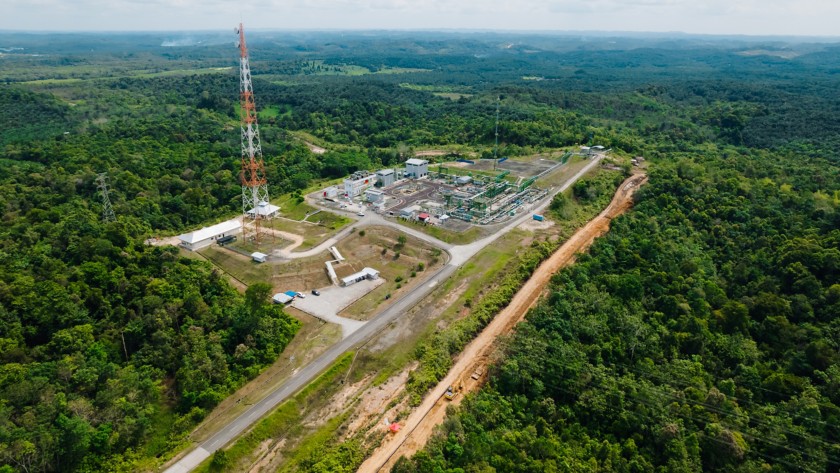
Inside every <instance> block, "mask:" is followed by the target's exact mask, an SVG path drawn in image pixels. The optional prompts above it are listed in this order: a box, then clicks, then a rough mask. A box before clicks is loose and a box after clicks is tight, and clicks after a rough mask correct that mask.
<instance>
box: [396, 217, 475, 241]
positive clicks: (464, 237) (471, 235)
mask: <svg viewBox="0 0 840 473" xmlns="http://www.w3.org/2000/svg"><path fill="white" fill-rule="evenodd" d="M397 223H399V224H400V225H405V226H406V227H412V228H414V229H417V230H420V231H421V232H423V233H425V234H427V235H431V236H433V237H435V238H437V239H438V240H440V241H445V242H446V243H452V244H453V245H463V244H465V243H472V242H474V241H476V240H478V239H479V238H483V237H485V236H487V234H488V232H489V230H487V229H484V228H482V227H479V226H476V225H472V226H471V227H470V228H469V229H468V230H464V231H463V232H455V231H452V230H447V229H446V228H443V227H438V226H434V225H424V224H422V223H420V222H416V221H411V220H397Z"/></svg>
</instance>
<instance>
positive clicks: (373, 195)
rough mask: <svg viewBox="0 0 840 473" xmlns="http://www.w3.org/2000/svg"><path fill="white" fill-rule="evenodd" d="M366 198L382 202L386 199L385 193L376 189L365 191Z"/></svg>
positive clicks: (374, 201)
mask: <svg viewBox="0 0 840 473" xmlns="http://www.w3.org/2000/svg"><path fill="white" fill-rule="evenodd" d="M365 200H367V201H368V202H373V203H377V202H382V201H384V200H385V193H384V192H382V191H380V190H376V189H368V190H366V191H365Z"/></svg>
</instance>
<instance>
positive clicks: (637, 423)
mask: <svg viewBox="0 0 840 473" xmlns="http://www.w3.org/2000/svg"><path fill="white" fill-rule="evenodd" d="M233 39H234V38H232V37H227V36H222V35H220V34H218V33H212V34H207V35H202V34H196V35H192V36H185V35H178V34H164V33H160V34H157V33H155V34H152V33H149V34H125V35H123V34H78V35H49V34H43V35H25V34H8V33H0V217H2V221H3V224H2V225H0V363H2V365H1V366H0V471H120V470H132V469H142V468H148V469H153V468H154V467H155V465H157V463H158V462H159V461H160V458H166V457H167V455H171V454H172V452H173V451H174V450H176V449H177V447H178V446H179V445H181V444H182V442H184V439H185V438H186V435H187V432H189V430H190V429H191V427H192V426H194V425H195V424H196V422H198V421H200V420H201V419H202V418H203V416H204V415H205V414H206V413H207V412H208V410H209V409H210V408H212V407H213V406H214V405H215V404H216V403H217V402H218V400H219V399H221V398H222V397H223V396H225V395H226V394H227V393H229V392H231V391H232V390H233V389H234V388H235V387H236V386H239V385H241V384H242V383H243V382H245V381H246V380H247V379H249V378H251V377H253V376H255V375H256V373H258V372H259V370H260V369H261V368H262V367H264V366H265V365H266V364H268V363H271V362H272V361H273V360H275V359H276V358H277V356H278V354H279V353H280V352H281V351H282V350H283V348H284V347H285V346H286V344H287V343H288V341H289V340H290V339H291V337H292V336H293V335H294V333H295V331H296V330H297V327H298V324H297V322H295V321H294V320H293V319H291V318H290V317H288V316H287V315H286V314H284V313H283V312H282V311H281V310H279V309H277V308H274V307H272V306H270V305H267V304H265V302H266V301H267V299H268V298H267V295H268V294H267V291H268V289H267V288H266V287H261V286H255V287H252V288H251V289H250V291H249V292H248V293H246V294H245V295H240V294H238V293H237V292H236V291H234V290H233V289H232V288H231V287H230V286H229V285H228V284H227V282H226V281H225V280H224V279H223V278H222V277H221V276H220V275H219V274H218V273H217V272H216V271H214V270H213V268H212V267H211V266H209V265H208V264H206V263H204V262H201V261H197V260H192V259H184V258H182V257H180V256H179V255H178V253H177V252H176V251H174V250H172V249H168V250H166V249H155V248H149V247H146V246H145V245H144V244H143V241H144V240H145V239H146V238H147V237H149V236H152V235H157V234H161V233H168V234H174V233H176V232H180V231H184V230H186V229H191V228H195V227H199V226H201V225H206V224H208V223H213V222H217V221H219V220H221V219H224V218H228V217H230V216H232V215H235V214H236V213H237V212H238V211H239V210H240V205H241V194H240V187H239V183H238V180H237V174H238V165H239V164H238V163H239V152H240V148H239V146H240V145H239V139H240V134H239V131H238V122H237V110H236V106H237V101H238V96H237V94H238V85H237V75H236V72H237V71H236V67H235V66H236V58H237V56H236V52H235V50H234V49H233V48H232V46H231V45H232V42H233ZM249 45H250V46H251V56H252V62H251V67H252V70H253V72H254V88H255V91H256V96H257V106H258V109H259V119H260V124H261V128H260V131H261V134H262V139H263V146H264V147H263V150H264V152H265V156H266V172H267V175H268V180H269V183H270V186H271V187H270V188H271V192H272V195H280V194H282V193H285V192H290V191H293V190H301V189H305V188H307V187H308V186H310V185H312V184H313V183H314V182H316V181H318V180H319V179H325V178H336V177H341V176H343V175H345V174H346V173H348V172H352V171H355V170H358V169H373V168H377V167H380V166H383V165H395V164H397V163H399V162H401V161H402V159H403V157H404V155H405V154H407V153H410V152H411V151H412V150H417V149H423V148H425V149H429V148H440V147H444V146H445V147H447V148H448V149H455V150H459V151H464V152H475V153H478V154H479V155H484V156H489V155H491V154H492V150H493V141H494V133H493V131H494V115H495V108H496V103H497V99H499V98H501V120H500V123H499V134H500V137H501V143H500V149H499V152H500V154H501V155H503V156H520V155H528V154H534V153H538V152H542V151H545V150H548V149H556V148H561V147H567V148H576V147H577V146H579V145H582V144H586V143H589V144H595V143H598V144H602V145H604V146H607V147H611V148H612V149H613V150H614V152H615V153H617V154H619V155H621V156H625V157H626V156H628V155H630V156H632V155H643V156H645V157H646V158H647V159H648V162H649V163H650V164H651V166H652V168H653V171H652V180H651V184H650V189H649V190H647V191H646V192H645V193H644V194H643V195H642V196H641V198H640V199H641V200H640V203H639V206H638V209H637V211H635V213H634V214H633V215H631V216H629V217H627V218H626V219H623V220H620V221H619V222H617V227H616V230H615V232H614V234H613V235H611V236H610V237H609V238H608V240H605V242H602V243H601V244H599V246H596V248H595V249H594V250H593V251H594V253H593V254H594V256H593V257H591V258H588V259H587V258H584V260H583V264H581V265H579V267H576V268H575V269H572V270H570V271H568V272H566V273H564V274H563V275H561V276H559V277H558V281H557V286H556V295H555V296H554V297H552V298H551V299H550V301H549V302H547V303H546V304H544V305H543V306H542V307H541V308H540V309H539V310H537V311H535V313H534V315H533V316H532V318H531V325H528V326H526V328H524V329H523V330H522V331H520V334H519V335H517V337H516V338H515V340H514V342H513V344H512V345H511V347H510V349H509V353H508V358H507V360H508V361H506V362H505V364H503V365H502V366H501V367H500V368H499V369H498V370H497V371H496V375H495V376H496V377H495V380H494V381H493V383H492V384H491V387H490V389H489V390H487V391H485V392H483V393H481V394H480V395H478V396H477V397H476V398H475V399H474V400H473V401H471V402H470V403H468V404H467V405H468V409H467V410H466V411H464V412H463V413H462V414H460V415H461V417H460V419H461V420H459V421H457V422H455V421H453V424H452V425H454V426H455V427H453V429H454V430H452V431H451V432H452V435H451V436H449V433H447V437H446V441H442V442H439V443H438V444H435V445H437V446H433V449H432V452H433V453H432V454H430V455H427V458H432V459H433V460H430V461H433V463H429V464H428V465H433V466H431V467H430V468H433V467H434V465H439V466H441V467H445V468H450V467H451V468H459V467H461V466H463V467H464V468H472V467H477V466H478V467H481V466H483V464H480V463H481V461H482V460H481V458H483V459H484V461H487V462H490V461H491V460H492V461H493V462H495V461H496V460H497V458H496V457H493V456H492V455H491V453H488V452H501V453H498V459H499V461H502V460H504V461H509V460H511V459H513V460H516V461H517V463H516V465H536V466H534V468H535V469H538V470H539V469H542V468H544V469H545V470H550V468H551V465H550V462H549V460H551V459H553V460H554V461H555V463H556V464H558V465H560V464H561V463H562V461H566V460H567V461H568V462H573V461H580V462H581V463H580V464H581V465H583V462H586V464H587V465H588V464H589V462H592V461H594V462H596V463H598V464H599V465H600V466H601V467H602V468H605V469H610V468H611V466H612V465H618V464H619V463H620V462H622V461H625V460H626V461H628V462H629V461H631V460H633V461H635V462H636V464H638V465H641V466H642V468H643V469H644V468H647V466H648V465H659V466H662V467H667V466H668V465H669V464H672V463H669V462H670V461H672V460H673V461H674V462H677V463H673V465H675V468H676V466H677V464H678V463H679V462H683V463H682V464H683V465H687V467H688V468H699V467H700V466H703V467H706V466H708V467H710V468H711V467H714V466H719V467H720V468H721V469H726V468H729V467H731V466H732V465H735V466H739V465H740V466H741V467H742V468H745V469H749V468H753V467H755V468H757V465H758V466H761V464H760V463H758V462H760V461H762V460H761V459H764V461H767V462H769V463H768V464H772V465H774V466H776V467H778V468H785V465H786V464H787V463H790V464H794V465H796V464H799V463H797V462H798V461H799V460H798V459H797V458H795V455H797V454H799V455H805V454H803V453H801V452H807V453H808V455H810V456H808V458H806V459H804V460H802V462H804V463H802V464H804V465H807V466H809V468H812V469H820V468H821V467H823V466H826V467H829V466H830V465H833V463H830V459H831V458H836V453H831V452H832V451H835V450H836V449H835V450H832V449H833V448H835V447H830V446H829V447H827V446H826V445H828V444H836V443H837V433H836V431H835V430H833V429H834V427H833V426H835V425H837V423H838V422H837V419H836V408H835V407H834V406H836V405H837V399H836V392H838V390H837V389H836V388H837V356H836V353H837V350H838V340H837V337H838V335H837V332H838V330H837V325H836V324H837V322H836V313H837V310H836V307H837V305H836V304H837V303H836V299H837V297H838V296H837V289H836V288H837V286H836V284H837V280H836V278H837V261H836V248H837V246H838V242H837V234H836V232H837V230H836V229H837V228H838V226H840V225H838V221H837V215H838V200H840V197H839V196H838V194H837V191H838V177H837V167H838V163H840V160H838V154H837V149H839V148H840V121H838V117H840V99H838V94H837V93H836V91H837V88H838V87H837V77H838V76H837V74H838V72H840V48H838V46H837V45H836V44H823V43H807V42H802V41H799V42H785V41H781V40H772V39H767V40H765V39H757V40H744V39H736V40H732V39H720V38H678V39H667V38H652V39H651V38H641V37H633V38H616V37H606V36H586V37H578V36H575V37H570V36H560V35H515V34H454V33H449V34H439V33H388V32H385V33H373V34H369V33H358V34H357V33H353V34H346V35H345V34H342V33H294V34H281V33H270V32H265V33H260V34H255V35H254V37H253V39H251V38H249ZM307 140H309V141H313V142H316V143H317V144H319V145H322V146H323V147H325V148H326V149H327V150H328V151H327V152H326V153H325V154H324V155H314V154H312V153H311V152H309V151H308V149H307V147H306V145H305V144H304V141H307ZM101 172H108V175H109V179H110V185H111V201H112V202H113V206H114V210H115V212H116V215H117V221H116V222H110V223H105V222H102V221H101V217H100V214H101V210H102V209H101V205H100V197H99V195H98V194H97V190H96V184H95V179H96V176H97V174H98V173H101ZM610 317H612V318H614V319H615V320H613V319H611V318H610ZM570 321H573V322H574V323H571V322H570ZM615 330H617V331H618V332H613V331H615ZM631 336H632V337H635V338H632V337H631ZM628 337H630V338H628ZM529 346H534V347H537V348H539V350H540V353H538V354H537V356H528V353H530V352H533V351H534V350H531V349H529V348H528V347H529ZM543 347H545V348H544V349H543ZM557 350H564V351H563V352H562V353H561V352H558V351H557ZM567 353H570V355H569V356H572V355H574V356H573V357H572V358H567V357H566V354H567ZM531 354H532V355H533V353H531ZM575 357H577V358H575ZM561 369H562V371H561ZM647 369H650V370H654V371H652V372H653V374H652V375H651V376H654V375H655V376H657V377H666V376H667V377H668V378H669V380H664V381H663V380H659V381H657V379H658V378H652V377H645V376H644V375H642V374H638V373H639V372H640V371H639V370H647ZM517 376H518V377H517ZM686 376H688V378H686ZM604 386H606V387H608V388H609V389H607V388H605V387H604ZM625 388H626V389H625ZM644 389H648V390H647V391H644ZM772 393H776V394H772ZM607 394H609V396H610V397H605V396H607ZM663 396H665V397H663ZM671 398H674V399H675V400H674V401H673V402H670V401H669V402H666V401H667V400H668V399H671ZM622 403H623V404H622ZM648 404H650V405H648ZM487 405H493V406H496V405H500V406H503V407H505V409H502V410H493V412H489V413H488V414H487V415H485V414H483V413H481V411H480V410H478V409H481V408H482V407H481V406H487ZM607 406H613V407H615V408H614V409H612V410H610V409H607V408H606V407H607ZM710 406H711V407H710ZM724 412H726V413H729V412H735V413H737V417H733V416H735V415H736V414H732V415H730V414H723V413H724ZM491 414H492V415H491ZM470 416H472V417H470ZM809 416H810V417H809ZM832 416H834V417H832ZM470 419H481V421H482V422H484V421H487V422H489V423H488V424H480V423H479V422H478V420H475V421H473V420H470ZM540 419H542V420H540ZM459 425H460V427H458V426H459ZM765 427H768V428H770V430H768V431H766V432H765V431H763V430H759V429H760V428H765ZM470 429H472V430H470ZM645 429H646V430H645ZM773 429H775V430H773ZM640 433H643V435H642V434H640ZM803 436H804V437H803ZM450 437H451V438H452V439H454V440H450ZM475 438H482V439H484V440H482V441H480V442H479V441H476V442H473V443H470V442H471V440H470V439H475ZM757 439H760V440H757ZM767 439H769V440H767ZM797 439H798V440H797ZM497 440H498V443H497ZM672 441H673V442H676V443H669V442H672ZM771 441H772V442H773V443H769V442H771ZM517 442H518V443H517ZM797 442H798V443H797ZM808 442H812V443H808ZM488 445H490V447H489V446H488ZM671 445H673V446H674V450H673V452H676V453H673V452H672V453H667V452H670V451H671V450H667V449H666V447H668V448H670V447H669V446H671ZM721 445H723V446H725V448H724V450H725V449H730V450H729V451H730V452H731V453H732V455H730V456H726V455H723V454H718V453H719V452H716V451H715V450H713V449H712V448H713V447H716V446H721ZM774 445H775V446H774ZM780 445H781V446H780ZM491 447H492V448H491ZM514 447H515V448H514ZM683 447H684V448H683ZM435 448H437V450H435ZM497 448H498V449H497ZM788 448H789V449H794V451H790V450H789V449H788ZM496 449H497V450H496ZM564 449H567V450H568V455H567V456H566V457H562V458H561V457H557V456H556V455H559V454H560V453H558V452H565V451H566V450H564ZM663 449H666V450H667V452H666V453H662V451H663ZM616 451H618V453H616ZM459 452H460V453H459ZM517 452H519V453H517ZM797 452H799V453H797ZM811 452H813V453H811ZM482 455H483V457H482ZM517 455H526V456H517ZM564 455H565V454H564ZM663 455H664V456H663ZM791 455H792V456H793V457H792V456H791ZM831 455H835V457H831ZM604 458H608V459H609V460H604ZM779 459H780V460H779ZM421 460H422V459H421ZM421 460H418V461H417V462H416V466H417V468H419V469H421V470H423V469H424V468H426V467H425V466H424V465H427V464H426V463H423V462H424V461H426V460H422V461H421ZM519 460H521V461H519ZM532 460H533V461H535V462H536V461H537V460H539V461H540V462H543V460H545V461H544V462H543V463H531V462H532ZM771 460H773V461H772V462H771ZM607 461H609V462H612V463H606V462H607ZM709 461H711V462H715V461H720V462H722V463H721V464H719V465H718V464H715V463H708V462H709ZM558 462H559V463H558ZM599 462H600V463H599ZM703 462H706V463H703ZM784 462H787V463H784ZM488 464H489V463H488ZM494 464H495V463H494ZM569 464H574V463H569ZM628 464H629V463H628ZM498 465H501V466H498V468H500V469H506V468H507V467H508V464H507V463H504V464H503V463H498ZM404 466H405V465H404ZM405 467H406V468H408V466H405ZM616 468H617V467H616ZM424 471H425V470H424Z"/></svg>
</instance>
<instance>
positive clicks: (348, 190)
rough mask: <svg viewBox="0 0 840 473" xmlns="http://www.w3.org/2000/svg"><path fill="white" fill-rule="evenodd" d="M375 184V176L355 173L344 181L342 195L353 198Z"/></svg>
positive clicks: (359, 172)
mask: <svg viewBox="0 0 840 473" xmlns="http://www.w3.org/2000/svg"><path fill="white" fill-rule="evenodd" d="M375 183H376V175H375V174H371V173H369V172H367V171H356V172H354V173H353V174H352V175H351V176H350V177H348V178H347V179H345V180H344V193H345V194H347V197H350V198H353V197H356V196H358V195H361V193H362V192H364V191H365V189H367V188H369V187H371V186H372V185H374V184H375Z"/></svg>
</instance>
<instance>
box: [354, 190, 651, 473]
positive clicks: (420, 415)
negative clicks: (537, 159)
mask: <svg viewBox="0 0 840 473" xmlns="http://www.w3.org/2000/svg"><path fill="white" fill-rule="evenodd" d="M645 182H647V176H645V175H644V174H639V175H635V176H631V177H630V178H628V179H627V180H625V181H624V182H623V183H622V184H621V186H620V187H619V188H618V191H616V194H615V196H613V199H612V201H611V202H610V204H609V205H608V206H607V208H606V209H604V210H603V211H602V212H601V213H600V214H598V216H597V217H595V218H594V219H592V220H591V221H590V222H589V223H587V224H586V226H584V227H583V228H581V229H579V230H578V231H577V232H575V234H574V235H572V237H571V238H569V240H568V241H566V243H564V244H563V246H561V247H560V248H559V249H558V250H557V251H555V252H554V254H552V255H551V256H550V257H549V258H548V259H547V260H546V261H544V262H543V263H542V264H541V265H540V266H539V267H538V268H537V270H536V271H534V274H533V275H532V276H531V278H530V279H528V281H527V282H526V283H525V284H524V285H523V286H522V289H520V290H519V292H517V293H516V295H515V296H514V297H513V300H511V302H510V304H508V306H507V307H505V308H504V309H503V310H502V311H501V312H500V313H499V314H498V315H496V317H495V318H494V319H493V321H492V322H490V324H489V325H488V326H487V327H486V328H485V329H484V330H483V331H482V332H481V333H480V334H479V335H478V337H476V339H475V340H473V341H472V342H470V344H469V345H467V347H466V348H465V349H464V351H463V352H462V353H461V354H460V355H459V356H458V359H457V360H456V362H455V365H454V366H453V367H452V369H451V370H450V371H449V374H447V375H446V377H445V378H443V380H442V381H441V382H440V383H438V385H437V386H435V388H433V389H432V390H431V392H430V393H429V394H428V395H427V396H426V398H425V399H424V400H423V402H422V403H421V404H420V406H419V407H418V408H417V409H415V410H414V412H412V413H411V414H410V415H409V417H408V419H407V420H406V422H405V425H404V426H403V428H402V430H400V431H399V432H398V433H396V434H394V435H393V436H391V437H387V438H386V439H385V440H384V441H383V443H382V445H381V446H380V447H379V448H378V449H377V450H376V451H374V452H373V455H371V456H370V458H368V459H367V460H366V461H365V462H364V463H362V465H361V466H360V467H359V470H358V471H359V472H360V473H369V472H371V473H372V472H377V471H390V469H391V467H392V466H393V465H394V463H395V462H396V461H397V460H398V459H399V458H400V457H401V456H410V455H412V454H414V453H415V452H417V451H418V450H419V449H421V448H423V446H424V445H425V444H426V442H427V441H428V439H429V437H430V436H431V435H432V433H433V432H434V428H435V426H437V425H439V424H440V423H442V422H443V420H444V418H445V417H446V406H447V405H449V404H450V403H451V404H456V405H457V404H460V402H461V400H462V399H463V397H464V394H466V393H468V392H471V391H474V390H476V389H478V388H479V387H480V386H481V384H482V382H483V379H484V377H483V373H486V372H487V368H488V366H487V364H488V360H489V359H490V355H491V354H492V353H493V351H494V350H495V348H496V347H495V341H496V339H497V338H498V337H499V336H500V335H503V334H506V333H509V332H510V331H511V330H513V328H514V327H515V326H516V324H518V323H519V322H521V321H522V320H523V319H524V318H525V314H527V313H528V309H530V308H531V307H532V306H533V305H534V304H535V303H536V302H537V300H538V299H539V297H540V295H541V294H542V293H543V291H544V290H545V289H546V287H547V286H548V283H549V281H550V280H551V276H553V275H554V274H555V273H556V272H557V271H559V270H560V269H562V268H563V267H565V266H568V265H570V264H572V263H573V262H574V259H575V255H576V254H577V253H580V252H583V251H585V250H586V249H587V248H589V246H590V245H591V244H592V242H593V241H595V238H597V237H599V236H601V235H603V234H604V233H606V232H607V231H608V230H609V228H610V221H611V220H612V219H613V218H615V217H617V216H619V215H621V214H622V213H624V212H626V211H627V210H628V209H630V207H631V206H632V205H633V193H634V192H635V191H636V190H637V189H638V188H639V187H640V186H641V185H642V184H644V183H645ZM449 386H455V387H460V388H461V391H460V392H459V393H458V394H457V395H456V397H455V398H454V399H453V400H452V401H447V400H446V399H445V398H444V397H443V394H444V393H445V392H446V389H447V388H448V387H449Z"/></svg>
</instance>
